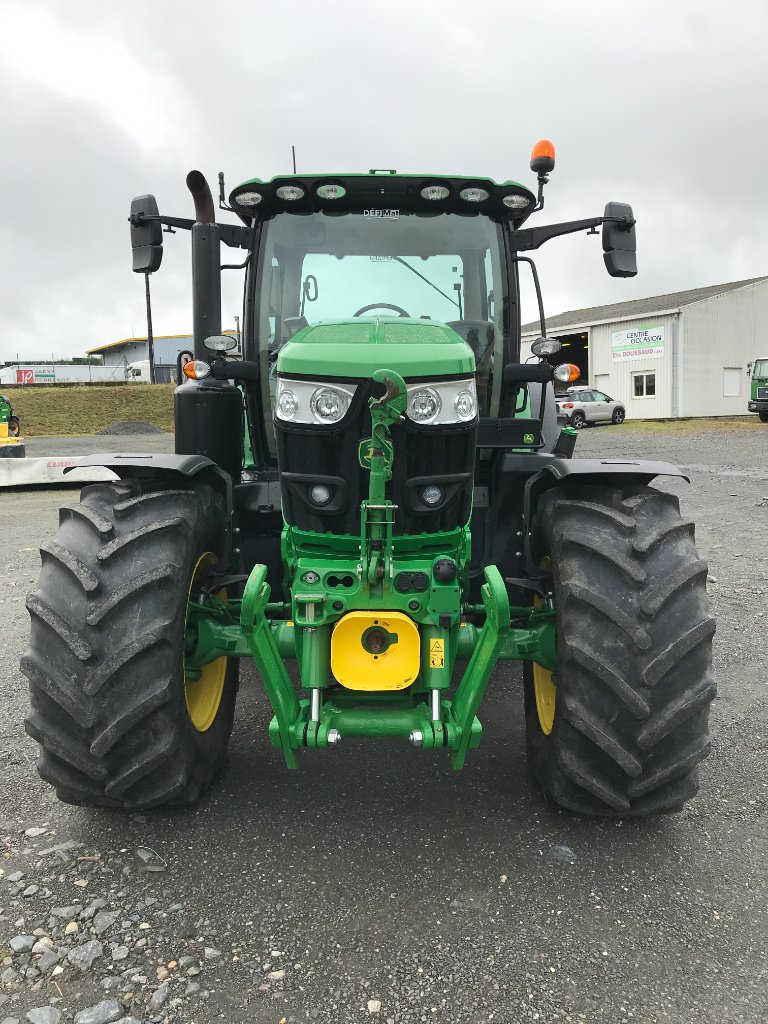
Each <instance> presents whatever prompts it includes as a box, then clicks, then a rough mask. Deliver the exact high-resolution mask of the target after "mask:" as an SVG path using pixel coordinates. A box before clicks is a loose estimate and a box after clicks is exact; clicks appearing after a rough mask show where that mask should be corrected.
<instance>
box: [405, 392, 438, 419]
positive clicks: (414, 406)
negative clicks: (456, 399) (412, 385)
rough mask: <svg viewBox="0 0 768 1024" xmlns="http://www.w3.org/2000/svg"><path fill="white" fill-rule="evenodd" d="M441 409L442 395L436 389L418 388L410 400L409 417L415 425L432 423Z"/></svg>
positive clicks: (410, 396)
mask: <svg viewBox="0 0 768 1024" xmlns="http://www.w3.org/2000/svg"><path fill="white" fill-rule="evenodd" d="M441 407H442V403H441V401H440V395H438V393H437V392H436V391H435V390H434V388H418V389H417V390H416V391H412V392H411V394H410V395H409V398H408V415H409V416H410V418H411V419H412V420H413V421H414V423H431V422H432V420H433V419H435V417H436V416H437V415H438V413H439V412H440V409H441Z"/></svg>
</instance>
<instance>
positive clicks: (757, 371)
mask: <svg viewBox="0 0 768 1024" xmlns="http://www.w3.org/2000/svg"><path fill="white" fill-rule="evenodd" d="M752 376H753V377H761V378H762V377H768V359H757V360H755V365H754V366H753V367H752Z"/></svg>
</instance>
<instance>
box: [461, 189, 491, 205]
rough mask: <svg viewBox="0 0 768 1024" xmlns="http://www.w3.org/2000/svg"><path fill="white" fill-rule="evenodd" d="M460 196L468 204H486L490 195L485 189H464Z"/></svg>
mask: <svg viewBox="0 0 768 1024" xmlns="http://www.w3.org/2000/svg"><path fill="white" fill-rule="evenodd" d="M459 196H460V197H461V198H462V199H464V200H465V201H466V202H468V203H484V202H485V200H486V199H487V198H488V193H487V192H486V191H485V189H484V188H463V189H462V190H461V192H459Z"/></svg>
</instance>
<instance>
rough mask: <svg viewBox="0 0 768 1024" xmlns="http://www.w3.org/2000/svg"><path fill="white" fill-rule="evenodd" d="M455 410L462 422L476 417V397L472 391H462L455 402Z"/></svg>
mask: <svg viewBox="0 0 768 1024" xmlns="http://www.w3.org/2000/svg"><path fill="white" fill-rule="evenodd" d="M453 408H454V411H455V413H456V415H457V416H458V417H459V419H460V420H471V419H472V418H473V417H474V415H475V396H474V395H473V394H472V392H471V391H460V392H459V393H458V395H456V397H455V399H454V400H453Z"/></svg>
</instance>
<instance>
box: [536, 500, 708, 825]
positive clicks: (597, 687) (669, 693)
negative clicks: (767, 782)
mask: <svg viewBox="0 0 768 1024" xmlns="http://www.w3.org/2000/svg"><path fill="white" fill-rule="evenodd" d="M534 541H535V545H536V554H537V556H538V558H539V559H540V560H543V559H544V558H547V557H548V558H549V559H550V561H551V569H552V577H553V585H554V607H555V611H556V616H557V654H558V668H557V673H555V674H554V676H553V677H552V678H551V679H550V680H549V682H550V684H554V692H555V696H554V713H553V714H552V715H551V716H549V715H548V713H547V702H546V696H547V692H548V688H547V685H546V684H547V680H546V678H545V676H546V675H547V673H544V674H543V675H542V673H543V670H542V669H541V668H540V667H538V666H537V667H536V676H537V678H535V676H534V667H533V666H531V665H526V666H525V670H524V685H525V710H526V740H527V748H528V758H529V766H530V769H531V772H532V774H533V776H534V778H535V779H536V781H537V782H538V783H539V784H540V786H541V787H542V789H543V790H544V793H545V795H546V796H547V797H548V798H549V799H550V800H551V801H553V802H554V803H556V804H558V805H559V806H561V807H565V808H567V809H569V810H572V811H576V812H579V813H582V814H593V815H613V816H617V817H621V816H628V815H629V816H643V815H649V814H656V813H660V812H665V811H679V810H680V809H681V808H682V806H683V805H684V803H685V801H686V800H688V799H690V798H691V797H692V796H693V795H694V794H695V793H696V791H697V789H698V776H697V765H698V763H699V761H701V760H702V758H704V757H706V756H707V754H708V753H709V747H710V744H709V735H708V731H707V725H708V717H709V705H710V703H711V701H712V700H713V698H714V696H715V692H716V690H715V682H714V679H713V676H712V652H711V645H712V636H713V634H714V632H715V623H714V620H713V619H712V618H711V616H710V614H709V605H708V601H707V595H706V576H707V567H706V564H705V563H704V562H703V561H700V560H699V559H698V557H697V554H696V548H695V546H694V541H693V524H692V523H690V522H687V521H686V520H683V519H682V518H681V517H680V513H679V504H678V500H677V498H676V497H675V496H673V495H671V494H664V493H662V492H660V491H656V490H654V489H653V488H651V487H640V486H638V487H632V488H628V489H623V490H620V489H615V488H608V487H597V486H596V487H589V486H581V487H576V486H574V487H571V488H569V489H567V490H566V489H560V488H558V489H556V490H551V491H549V492H548V493H547V494H546V495H545V496H544V498H543V499H542V501H541V502H540V505H539V511H538V513H537V516H536V519H535V521H534ZM537 697H538V702H537ZM542 708H543V709H544V712H543V711H542ZM548 726H549V731H547V727H548Z"/></svg>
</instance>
